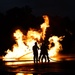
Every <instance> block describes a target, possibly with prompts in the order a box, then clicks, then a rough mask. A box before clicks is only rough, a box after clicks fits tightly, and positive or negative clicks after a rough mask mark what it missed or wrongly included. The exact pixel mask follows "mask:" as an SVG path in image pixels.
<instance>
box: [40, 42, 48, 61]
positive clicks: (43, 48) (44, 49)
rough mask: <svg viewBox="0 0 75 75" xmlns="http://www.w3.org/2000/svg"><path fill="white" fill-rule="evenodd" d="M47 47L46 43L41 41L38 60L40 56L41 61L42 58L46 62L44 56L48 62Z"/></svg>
mask: <svg viewBox="0 0 75 75" xmlns="http://www.w3.org/2000/svg"><path fill="white" fill-rule="evenodd" d="M47 48H48V47H47V45H46V44H45V43H42V46H41V52H40V56H39V61H40V58H41V61H42V62H43V59H45V62H46V58H47V60H48V62H49V56H48V50H47Z"/></svg>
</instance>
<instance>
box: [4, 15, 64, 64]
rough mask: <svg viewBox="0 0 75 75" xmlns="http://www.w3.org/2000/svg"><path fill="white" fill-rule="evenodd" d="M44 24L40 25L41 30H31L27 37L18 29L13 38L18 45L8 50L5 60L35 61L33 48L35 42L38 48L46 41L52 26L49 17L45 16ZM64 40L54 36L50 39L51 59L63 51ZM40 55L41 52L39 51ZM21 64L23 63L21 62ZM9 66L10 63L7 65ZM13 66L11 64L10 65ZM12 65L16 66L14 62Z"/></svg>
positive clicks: (61, 37) (49, 51)
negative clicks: (61, 42)
mask: <svg viewBox="0 0 75 75" xmlns="http://www.w3.org/2000/svg"><path fill="white" fill-rule="evenodd" d="M43 19H44V23H42V24H41V25H40V29H39V30H36V29H33V28H30V29H29V30H28V32H27V34H26V35H24V34H23V32H22V31H21V30H20V29H17V30H16V31H15V32H14V33H13V36H14V38H15V41H16V44H14V45H13V48H12V50H10V49H8V50H7V51H6V52H7V54H6V55H5V56H3V60H4V61H6V60H9V61H10V60H23V59H24V60H25V59H26V60H27V59H28V60H32V59H33V50H32V47H33V45H34V42H35V41H37V43H38V46H39V47H40V45H41V43H42V41H41V39H42V40H44V39H45V34H46V29H47V28H48V27H49V26H50V25H49V18H48V16H47V15H44V16H43ZM62 40H63V36H60V37H57V36H52V37H50V38H49V39H48V41H49V42H50V44H49V50H48V53H49V57H53V56H56V55H57V54H58V52H59V51H60V50H62V45H61V44H60V43H59V41H62ZM51 43H54V46H53V47H51ZM38 51H39V53H40V50H38ZM20 63H21V62H20ZM7 64H8V63H7ZM10 64H11V63H10ZM12 64H14V63H13V62H12Z"/></svg>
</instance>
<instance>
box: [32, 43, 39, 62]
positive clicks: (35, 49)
mask: <svg viewBox="0 0 75 75" xmlns="http://www.w3.org/2000/svg"><path fill="white" fill-rule="evenodd" d="M38 49H39V47H38V46H37V42H35V44H34V46H33V55H34V63H38Z"/></svg>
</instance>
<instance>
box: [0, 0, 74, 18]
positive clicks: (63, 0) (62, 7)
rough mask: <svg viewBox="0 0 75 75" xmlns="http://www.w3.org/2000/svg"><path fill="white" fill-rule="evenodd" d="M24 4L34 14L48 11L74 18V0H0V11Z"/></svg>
mask: <svg viewBox="0 0 75 75" xmlns="http://www.w3.org/2000/svg"><path fill="white" fill-rule="evenodd" d="M25 5H29V6H30V7H31V8H32V10H33V13H34V14H35V15H40V14H42V13H50V14H51V15H52V16H55V15H58V16H63V17H64V16H69V17H70V18H72V19H74V18H75V0H0V11H1V12H5V11H6V10H8V9H11V8H13V7H15V6H18V7H23V6H25Z"/></svg>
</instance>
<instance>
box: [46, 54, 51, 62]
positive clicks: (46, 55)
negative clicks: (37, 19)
mask: <svg viewBox="0 0 75 75" xmlns="http://www.w3.org/2000/svg"><path fill="white" fill-rule="evenodd" d="M46 56H47V59H48V62H49V61H50V60H49V56H48V54H47V55H46Z"/></svg>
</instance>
